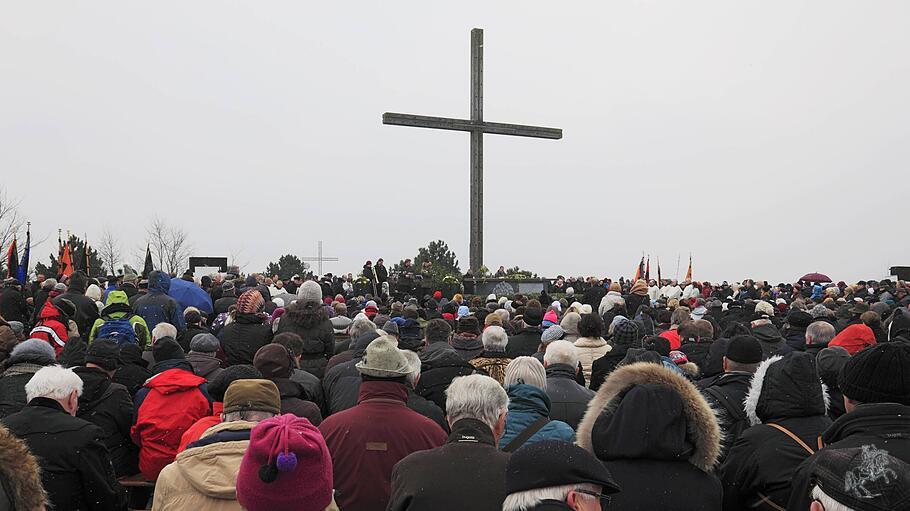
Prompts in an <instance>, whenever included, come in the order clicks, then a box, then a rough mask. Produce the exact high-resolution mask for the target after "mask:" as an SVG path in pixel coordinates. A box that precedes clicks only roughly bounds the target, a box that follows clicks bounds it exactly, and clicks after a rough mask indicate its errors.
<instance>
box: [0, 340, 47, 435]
mask: <svg viewBox="0 0 910 511" xmlns="http://www.w3.org/2000/svg"><path fill="white" fill-rule="evenodd" d="M55 363H56V361H55V360H54V359H53V358H50V357H42V356H39V355H32V354H28V355H22V354H18V355H16V356H15V357H10V358H8V359H6V361H5V362H4V363H3V365H2V367H3V368H4V370H3V372H2V373H0V419H2V418H4V417H6V416H8V415H12V414H14V413H16V412H18V411H19V410H22V409H23V408H24V407H25V404H26V403H27V402H28V401H26V396H25V384H26V383H28V381H29V380H31V379H32V376H34V375H35V373H37V372H38V370H39V369H41V368H42V367H45V366H49V365H54V364H55Z"/></svg>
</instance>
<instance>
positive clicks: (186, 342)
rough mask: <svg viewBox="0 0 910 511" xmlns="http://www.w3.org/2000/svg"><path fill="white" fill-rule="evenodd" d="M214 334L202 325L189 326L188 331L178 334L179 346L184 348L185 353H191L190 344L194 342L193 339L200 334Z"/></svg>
mask: <svg viewBox="0 0 910 511" xmlns="http://www.w3.org/2000/svg"><path fill="white" fill-rule="evenodd" d="M210 333H212V331H211V329H209V327H206V326H201V325H187V326H186V330H184V331H182V332H180V333H179V334H177V344H179V345H180V347H181V348H183V352H184V353H189V352H190V342H192V340H193V337H196V336H197V335H198V334H210Z"/></svg>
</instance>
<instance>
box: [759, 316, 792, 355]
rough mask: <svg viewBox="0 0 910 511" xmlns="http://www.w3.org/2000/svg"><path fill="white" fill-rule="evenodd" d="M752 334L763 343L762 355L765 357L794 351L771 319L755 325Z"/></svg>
mask: <svg viewBox="0 0 910 511" xmlns="http://www.w3.org/2000/svg"><path fill="white" fill-rule="evenodd" d="M752 336H753V337H755V338H756V339H758V342H759V343H760V344H761V351H762V356H763V357H764V358H765V359H767V358H769V357H771V356H773V355H785V354H787V353H789V352H790V351H793V350H792V348H790V345H789V344H787V343H786V342H785V341H784V338H783V337H781V335H780V332H779V331H778V330H777V327H775V326H774V325H772V324H771V322H770V321H768V322H767V323H765V322H762V324H760V325H758V326H755V327H753V328H752Z"/></svg>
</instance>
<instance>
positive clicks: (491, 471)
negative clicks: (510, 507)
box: [386, 419, 509, 511]
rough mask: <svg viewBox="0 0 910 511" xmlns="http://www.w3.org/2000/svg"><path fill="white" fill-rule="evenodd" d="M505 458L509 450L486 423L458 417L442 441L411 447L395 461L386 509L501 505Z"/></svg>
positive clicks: (494, 510) (477, 509) (479, 509)
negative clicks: (502, 447) (499, 443)
mask: <svg viewBox="0 0 910 511" xmlns="http://www.w3.org/2000/svg"><path fill="white" fill-rule="evenodd" d="M508 461H509V454H507V453H504V452H502V451H499V450H497V449H496V443H495V441H494V440H493V433H492V432H491V431H490V427H489V426H487V425H486V424H484V423H482V422H480V421H478V420H475V419H462V420H460V421H458V422H456V423H455V425H454V426H453V428H452V433H451V434H450V435H449V438H448V440H447V441H446V443H445V445H443V446H441V447H437V448H436V449H430V450H427V451H418V452H415V453H413V454H411V455H410V456H407V457H406V458H404V459H402V460H401V461H399V462H398V463H397V464H396V465H395V468H394V469H393V470H392V494H391V498H390V499H389V505H388V507H387V508H386V509H388V510H389V511H405V510H411V511H419V510H428V509H429V510H432V509H453V510H454V509H458V510H468V509H470V510H471V511H500V510H501V509H502V503H503V501H504V500H505V498H506V494H505V488H506V484H505V476H506V464H507V463H508Z"/></svg>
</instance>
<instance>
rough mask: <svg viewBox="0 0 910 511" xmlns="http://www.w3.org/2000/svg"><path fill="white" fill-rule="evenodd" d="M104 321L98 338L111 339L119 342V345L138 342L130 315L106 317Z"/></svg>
mask: <svg viewBox="0 0 910 511" xmlns="http://www.w3.org/2000/svg"><path fill="white" fill-rule="evenodd" d="M103 319H104V323H102V324H101V328H99V329H98V334H97V335H96V336H95V338H96V339H111V340H113V341H116V342H117V345H118V346H122V345H124V344H137V340H138V339H137V337H136V330H134V329H133V324H132V323H130V318H129V317H123V318H111V317H105V318H103Z"/></svg>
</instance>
